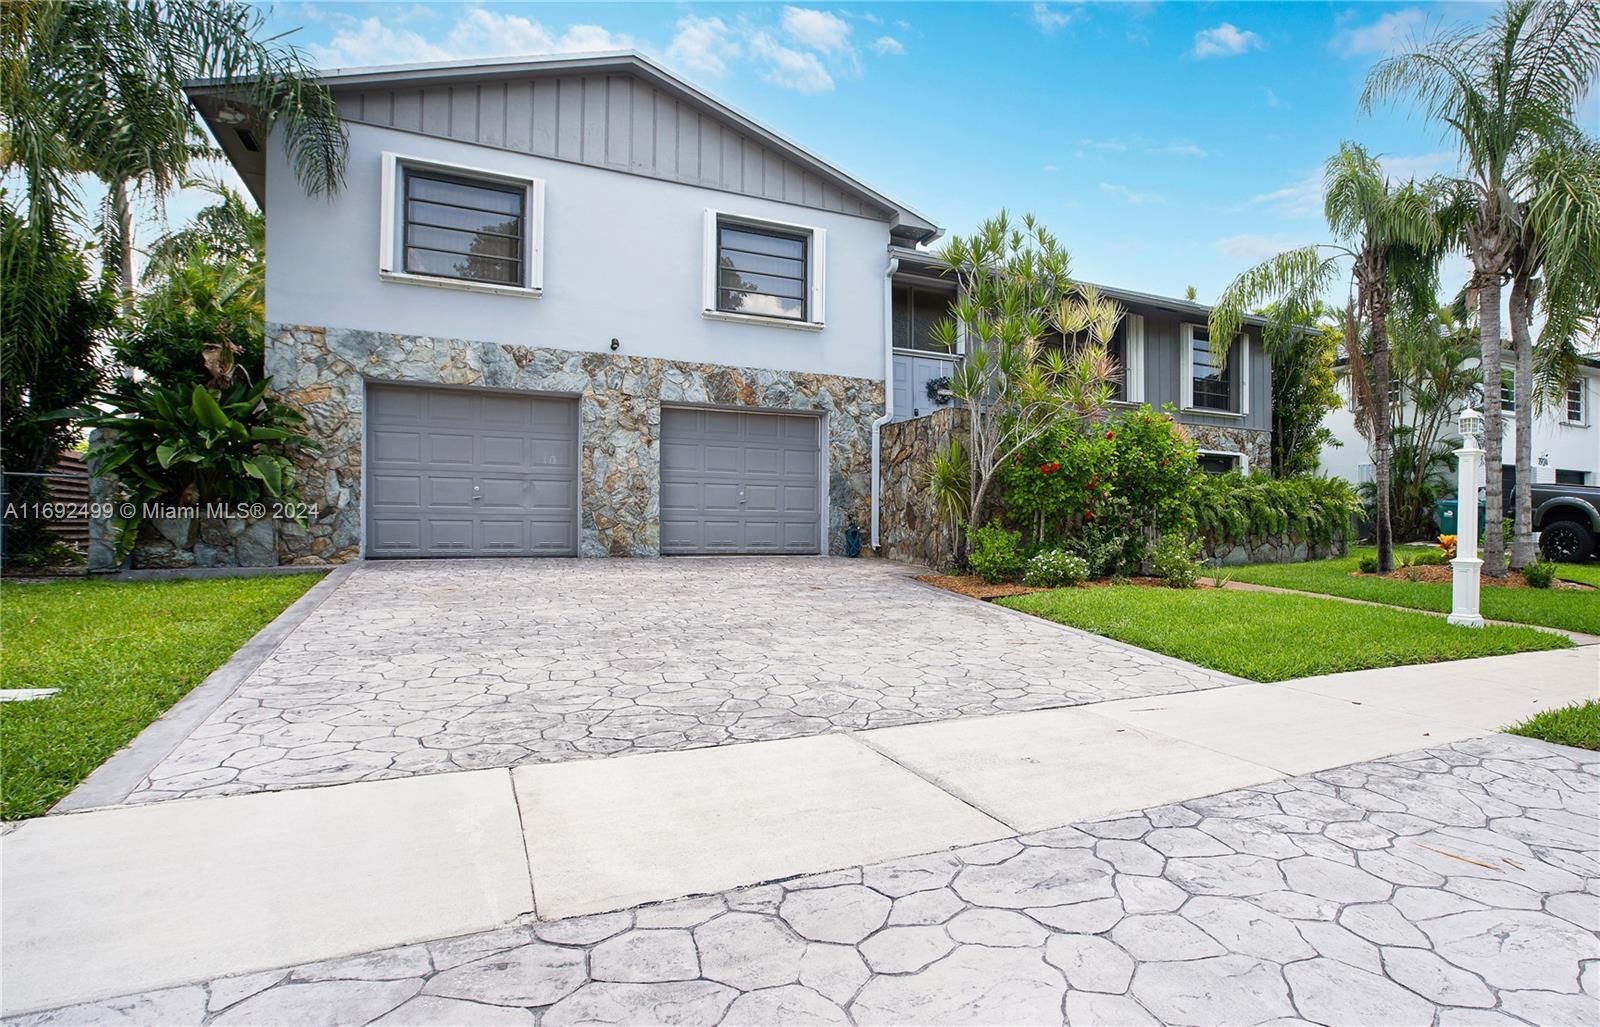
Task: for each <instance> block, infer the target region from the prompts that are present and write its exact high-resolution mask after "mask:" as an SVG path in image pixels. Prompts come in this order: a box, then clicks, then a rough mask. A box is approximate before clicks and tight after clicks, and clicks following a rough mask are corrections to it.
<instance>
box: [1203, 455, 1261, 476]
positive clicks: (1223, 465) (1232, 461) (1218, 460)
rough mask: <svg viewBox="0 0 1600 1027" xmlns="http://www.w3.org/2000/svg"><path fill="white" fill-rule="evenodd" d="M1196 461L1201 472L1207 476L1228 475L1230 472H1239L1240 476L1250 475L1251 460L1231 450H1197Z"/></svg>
mask: <svg viewBox="0 0 1600 1027" xmlns="http://www.w3.org/2000/svg"><path fill="white" fill-rule="evenodd" d="M1195 460H1196V461H1197V462H1198V463H1199V464H1200V470H1202V471H1204V472H1205V473H1206V474H1227V473H1228V472H1229V471H1238V472H1239V473H1240V474H1249V473H1250V458H1249V457H1248V456H1245V455H1244V454H1243V453H1238V452H1233V451H1231V450H1225V449H1200V450H1196V451H1195Z"/></svg>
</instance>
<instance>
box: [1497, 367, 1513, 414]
mask: <svg viewBox="0 0 1600 1027" xmlns="http://www.w3.org/2000/svg"><path fill="white" fill-rule="evenodd" d="M1500 409H1501V410H1504V411H1505V412H1506V413H1508V414H1511V413H1516V410H1517V372H1515V371H1501V372H1500Z"/></svg>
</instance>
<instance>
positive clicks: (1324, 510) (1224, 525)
mask: <svg viewBox="0 0 1600 1027" xmlns="http://www.w3.org/2000/svg"><path fill="white" fill-rule="evenodd" d="M1192 495H1193V504H1194V525H1195V529H1196V531H1197V532H1198V533H1199V535H1200V537H1201V538H1202V539H1203V540H1204V541H1205V543H1206V545H1207V547H1208V548H1210V549H1212V550H1215V549H1216V548H1218V547H1221V546H1227V545H1235V544H1247V543H1248V542H1249V541H1250V540H1252V539H1264V538H1274V537H1289V538H1294V539H1304V540H1305V541H1306V543H1307V545H1309V546H1325V545H1329V544H1331V543H1332V542H1334V541H1335V540H1336V539H1338V538H1340V537H1342V536H1344V534H1345V533H1346V532H1347V531H1348V530H1349V525H1350V518H1351V517H1353V516H1355V514H1356V513H1357V512H1359V511H1360V509H1361V504H1360V501H1359V500H1358V499H1357V498H1356V492H1355V490H1354V489H1352V488H1351V487H1350V483H1349V482H1347V481H1345V480H1344V479H1342V478H1315V477H1310V476H1300V477H1293V478H1268V477H1266V476H1265V475H1261V474H1251V475H1244V474H1240V473H1239V472H1237V471H1232V472H1229V473H1227V474H1202V475H1199V476H1198V477H1197V479H1196V483H1195V485H1194V488H1193V491H1192Z"/></svg>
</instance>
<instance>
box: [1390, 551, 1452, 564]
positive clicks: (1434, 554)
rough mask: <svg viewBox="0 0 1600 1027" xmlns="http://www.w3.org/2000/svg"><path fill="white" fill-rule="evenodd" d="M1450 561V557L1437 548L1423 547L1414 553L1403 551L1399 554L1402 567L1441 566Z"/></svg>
mask: <svg viewBox="0 0 1600 1027" xmlns="http://www.w3.org/2000/svg"><path fill="white" fill-rule="evenodd" d="M1449 562H1450V558H1449V557H1448V556H1445V555H1444V552H1443V551H1442V550H1439V549H1423V550H1420V551H1418V552H1415V553H1403V554H1401V556H1400V566H1402V567H1442V566H1444V565H1445V564H1447V563H1449Z"/></svg>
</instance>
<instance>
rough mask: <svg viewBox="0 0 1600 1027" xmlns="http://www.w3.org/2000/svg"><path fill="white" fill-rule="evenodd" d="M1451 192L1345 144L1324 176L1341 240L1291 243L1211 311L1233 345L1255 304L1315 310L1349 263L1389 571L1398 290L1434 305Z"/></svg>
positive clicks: (1219, 340) (1381, 547) (1359, 409)
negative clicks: (1407, 177) (1387, 168)
mask: <svg viewBox="0 0 1600 1027" xmlns="http://www.w3.org/2000/svg"><path fill="white" fill-rule="evenodd" d="M1446 199H1447V198H1446V197H1445V196H1444V195H1442V193H1441V191H1440V190H1439V189H1438V188H1437V187H1436V186H1435V185H1434V184H1433V183H1421V184H1419V183H1417V182H1414V181H1413V182H1407V183H1405V184H1404V185H1400V186H1393V185H1390V183H1389V181H1388V179H1387V178H1386V177H1385V175H1384V173H1383V168H1382V167H1381V166H1380V164H1379V163H1378V160H1377V158H1375V157H1374V156H1372V155H1371V154H1369V153H1367V151H1366V150H1365V149H1363V148H1362V147H1361V146H1359V145H1357V144H1355V143H1348V142H1347V143H1344V144H1341V145H1340V147H1339V152H1338V153H1336V154H1334V156H1333V157H1331V158H1330V159H1329V160H1328V164H1327V167H1326V169H1325V171H1324V175H1323V215H1324V217H1325V218H1326V219H1327V222H1328V229H1329V231H1330V232H1332V234H1333V237H1334V241H1333V242H1330V243H1322V244H1318V245H1313V246H1303V247H1300V248H1299V249H1293V250H1288V251H1286V252H1284V253H1280V254H1279V255H1278V256H1276V257H1273V258H1272V259H1271V260H1268V261H1266V262H1264V263H1262V264H1259V265H1257V266H1255V267H1253V268H1250V269H1248V270H1246V271H1244V272H1243V273H1242V274H1240V275H1239V277H1237V278H1235V279H1234V280H1233V282H1232V283H1231V284H1230V285H1229V286H1228V287H1227V289H1225V290H1223V293H1222V295H1221V296H1220V297H1219V298H1218V300H1217V304H1216V306H1215V307H1213V308H1212V311H1211V322H1210V339H1211V345H1212V347H1214V349H1215V350H1216V351H1219V352H1225V351H1226V349H1227V347H1228V344H1229V343H1230V342H1231V341H1232V340H1233V338H1234V337H1235V336H1236V335H1238V333H1239V329H1240V328H1241V326H1242V325H1243V323H1244V316H1245V314H1247V313H1248V312H1249V311H1250V310H1252V309H1255V308H1257V307H1260V306H1263V305H1269V304H1270V305H1272V306H1273V307H1274V309H1276V310H1278V311H1284V312H1292V311H1295V310H1307V309H1310V308H1311V307H1312V305H1313V304H1314V303H1316V302H1317V301H1318V300H1319V299H1320V298H1321V297H1322V296H1323V295H1324V294H1326V292H1327V291H1328V290H1329V289H1330V288H1331V287H1332V286H1333V285H1334V283H1335V282H1336V281H1337V280H1338V277H1339V275H1340V272H1341V269H1342V268H1343V267H1344V265H1345V263H1346V262H1348V263H1349V265H1350V271H1349V275H1350V282H1349V300H1348V304H1347V314H1348V316H1347V318H1346V319H1345V355H1346V357H1347V358H1348V359H1349V361H1350V369H1351V375H1350V381H1351V395H1352V400H1353V404H1352V405H1353V407H1354V412H1355V414H1356V418H1357V423H1358V424H1361V425H1363V427H1364V431H1363V434H1364V435H1366V437H1367V438H1368V439H1369V440H1370V441H1371V443H1372V450H1373V465H1374V469H1375V472H1376V478H1377V481H1376V486H1377V489H1376V492H1377V497H1376V506H1377V510H1376V522H1377V523H1376V526H1375V534H1376V541H1377V544H1378V569H1379V570H1380V571H1389V570H1393V569H1394V538H1393V534H1392V531H1391V523H1390V511H1389V504H1390V487H1389V478H1390V461H1391V457H1392V445H1391V439H1390V424H1391V417H1390V412H1389V388H1388V386H1389V381H1390V378H1391V375H1390V369H1389V327H1388V325H1389V317H1390V314H1391V311H1392V308H1393V305H1394V301H1395V299H1396V298H1397V297H1398V298H1400V299H1401V300H1402V301H1403V302H1406V303H1408V304H1411V305H1413V306H1416V305H1420V304H1422V303H1428V304H1431V303H1432V300H1433V287H1434V282H1435V279H1436V277H1437V270H1438V262H1439V257H1440V256H1441V255H1442V253H1443V248H1444V245H1445V243H1446V240H1447V239H1448V236H1449V230H1448V224H1447V218H1446V215H1445V212H1446V210H1447V207H1448V204H1447V202H1446ZM1271 334H1274V335H1279V334H1282V333H1271ZM1364 346H1370V353H1369V351H1368V350H1366V349H1365V348H1364ZM1369 365H1370V371H1369Z"/></svg>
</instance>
